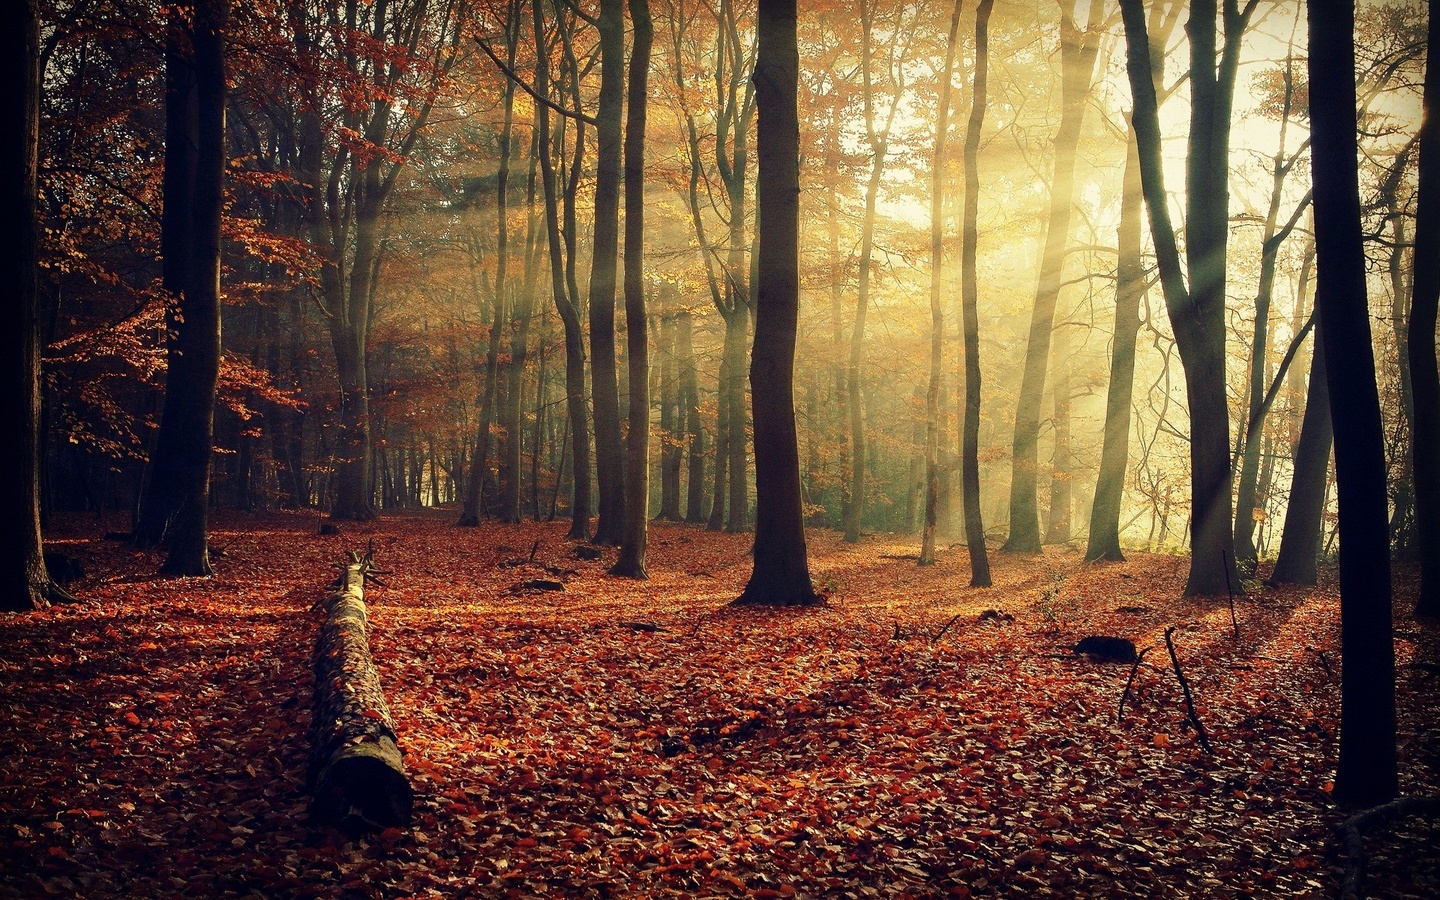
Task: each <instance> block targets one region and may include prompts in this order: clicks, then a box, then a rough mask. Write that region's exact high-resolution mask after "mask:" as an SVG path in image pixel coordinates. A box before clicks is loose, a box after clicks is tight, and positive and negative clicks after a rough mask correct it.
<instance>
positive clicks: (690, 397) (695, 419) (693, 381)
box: [675, 309, 705, 524]
mask: <svg viewBox="0 0 1440 900" xmlns="http://www.w3.org/2000/svg"><path fill="white" fill-rule="evenodd" d="M693 328H694V326H693V323H692V322H691V315H690V310H688V309H682V310H680V312H679V313H678V314H677V316H676V323H675V332H676V343H677V344H678V346H679V348H680V349H679V354H680V398H681V403H682V404H683V407H682V409H683V412H684V418H685V429H686V435H687V438H688V441H689V444H688V447H687V449H686V453H687V454H688V458H687V461H686V464H687V467H688V469H687V472H686V476H685V521H686V522H693V523H695V524H699V523H701V522H704V521H705V429H704V427H703V426H702V425H701V422H700V383H699V378H698V375H697V372H696V362H695V344H694V336H693V334H692V331H693Z"/></svg>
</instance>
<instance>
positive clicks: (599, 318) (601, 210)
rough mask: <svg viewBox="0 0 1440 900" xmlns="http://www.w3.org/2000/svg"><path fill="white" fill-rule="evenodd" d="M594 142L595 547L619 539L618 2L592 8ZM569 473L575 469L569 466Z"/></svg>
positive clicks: (621, 44) (621, 74) (621, 96)
mask: <svg viewBox="0 0 1440 900" xmlns="http://www.w3.org/2000/svg"><path fill="white" fill-rule="evenodd" d="M599 33H600V99H599V107H598V109H597V111H596V115H595V118H596V121H597V122H598V123H599V124H598V126H597V128H596V134H597V139H598V141H599V143H598V147H597V149H596V159H595V228H594V245H593V246H594V255H593V256H592V258H591V264H590V384H591V390H592V392H593V396H594V403H595V478H596V484H597V486H598V494H599V496H598V498H597V499H598V501H599V513H600V518H599V520H598V521H597V522H596V525H595V542H596V543H600V544H619V543H620V541H621V539H622V537H623V536H624V518H625V475H624V471H625V446H624V443H623V442H622V440H621V437H620V393H619V384H618V379H617V376H616V364H615V289H616V278H615V266H616V261H617V258H618V255H619V243H620V168H621V164H622V163H621V155H622V152H623V149H622V136H621V130H622V129H621V125H622V118H623V114H624V103H625V0H602V2H601V4H600V26H599ZM576 472H577V473H578V472H579V468H578V467H577V469H576Z"/></svg>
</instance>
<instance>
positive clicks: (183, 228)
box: [135, 0, 229, 575]
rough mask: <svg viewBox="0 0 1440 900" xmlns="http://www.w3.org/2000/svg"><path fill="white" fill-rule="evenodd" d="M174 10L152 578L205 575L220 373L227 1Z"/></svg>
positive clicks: (146, 499) (150, 510)
mask: <svg viewBox="0 0 1440 900" xmlns="http://www.w3.org/2000/svg"><path fill="white" fill-rule="evenodd" d="M191 15H192V16H193V21H192V22H190V23H186V22H185V21H184V18H185V10H184V9H183V8H174V9H172V10H171V11H170V13H169V18H168V21H167V23H166V38H165V69H166V78H165V82H166V90H165V123H166V124H165V149H166V159H165V207H164V212H163V217H162V219H161V243H162V252H163V254H164V281H165V287H166V290H167V291H168V292H169V295H170V296H169V299H168V302H167V324H168V325H169V328H168V329H167V337H166V342H165V343H166V347H165V356H166V377H165V406H164V410H163V412H162V414H161V417H160V434H159V436H158V438H157V440H156V445H155V454H154V456H153V458H152V459H151V462H150V467H149V471H148V473H147V479H146V481H147V490H146V491H145V494H144V496H143V497H142V500H141V506H140V515H139V518H138V520H137V521H136V525H135V541H136V543H137V544H138V545H139V546H141V547H149V546H153V545H155V544H157V543H160V542H162V541H163V542H164V543H165V544H166V546H167V547H168V553H167V555H166V558H165V563H164V565H163V566H162V567H161V571H163V572H165V573H166V574H170V575H209V574H211V570H210V555H209V550H208V548H207V546H206V538H207V528H206V522H207V515H208V511H209V506H210V451H211V445H212V444H213V442H214V431H215V388H216V383H217V381H218V380H219V375H220V219H221V213H222V211H223V209H224V204H225V187H224V185H225V165H226V158H225V51H224V37H223V30H224V28H225V20H226V18H227V17H228V15H229V4H228V2H227V0H197V2H196V3H195V4H194V6H193V8H192V10H191Z"/></svg>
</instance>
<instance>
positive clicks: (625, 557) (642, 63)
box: [610, 0, 654, 578]
mask: <svg viewBox="0 0 1440 900" xmlns="http://www.w3.org/2000/svg"><path fill="white" fill-rule="evenodd" d="M630 24H631V33H632V38H631V52H630V86H629V97H628V101H627V106H628V110H627V112H628V115H627V118H626V122H625V338H626V340H625V349H626V364H627V366H628V368H629V372H630V429H629V432H628V433H627V434H626V436H625V441H626V470H625V510H624V516H625V519H624V525H625V528H624V537H623V540H622V541H621V544H620V557H619V559H617V560H616V561H615V565H614V566H613V567H612V568H611V569H610V574H612V575H623V576H625V577H627V578H648V577H649V576H648V575H647V574H646V572H645V545H646V539H647V529H648V527H649V523H650V327H649V324H648V321H647V319H646V311H645V113H646V91H647V88H648V85H649V76H650V46H651V42H652V41H653V39H654V28H653V26H652V24H651V21H650V4H649V2H648V0H630Z"/></svg>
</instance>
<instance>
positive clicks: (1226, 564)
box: [1220, 550, 1240, 641]
mask: <svg viewBox="0 0 1440 900" xmlns="http://www.w3.org/2000/svg"><path fill="white" fill-rule="evenodd" d="M1220 568H1221V569H1222V570H1223V571H1224V573H1225V593H1226V594H1228V595H1229V596H1230V627H1232V628H1234V629H1235V640H1237V641H1238V640H1240V620H1239V619H1237V618H1235V589H1234V588H1232V587H1231V586H1230V556H1229V554H1227V553H1226V552H1225V551H1224V550H1221V551H1220Z"/></svg>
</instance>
